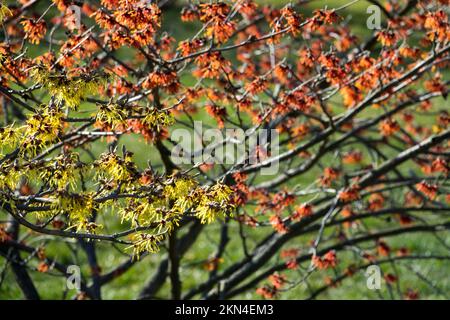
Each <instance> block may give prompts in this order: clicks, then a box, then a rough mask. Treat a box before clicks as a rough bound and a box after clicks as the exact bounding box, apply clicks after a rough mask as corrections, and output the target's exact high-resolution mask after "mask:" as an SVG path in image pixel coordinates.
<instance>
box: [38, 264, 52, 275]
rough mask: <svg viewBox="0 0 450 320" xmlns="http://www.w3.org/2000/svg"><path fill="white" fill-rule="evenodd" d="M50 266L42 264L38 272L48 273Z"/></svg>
mask: <svg viewBox="0 0 450 320" xmlns="http://www.w3.org/2000/svg"><path fill="white" fill-rule="evenodd" d="M49 268H50V267H49V265H48V264H47V263H45V262H40V263H39V265H38V266H37V271H39V272H42V273H46V272H47V271H48V269H49Z"/></svg>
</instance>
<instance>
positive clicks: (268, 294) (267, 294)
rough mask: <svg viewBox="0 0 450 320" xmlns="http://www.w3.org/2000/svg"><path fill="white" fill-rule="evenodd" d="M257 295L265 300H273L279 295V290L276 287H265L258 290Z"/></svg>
mask: <svg viewBox="0 0 450 320" xmlns="http://www.w3.org/2000/svg"><path fill="white" fill-rule="evenodd" d="M256 294H259V295H261V296H263V297H264V298H265V299H272V298H274V297H275V295H276V294H277V290H276V289H275V288H274V287H269V286H264V287H261V288H258V289H256Z"/></svg>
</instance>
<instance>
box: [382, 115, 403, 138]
mask: <svg viewBox="0 0 450 320" xmlns="http://www.w3.org/2000/svg"><path fill="white" fill-rule="evenodd" d="M399 130H400V125H399V124H398V122H397V121H395V120H392V119H386V120H384V121H382V122H381V123H380V132H381V134H382V135H383V136H385V137H388V136H391V135H393V134H394V133H395V132H397V131H399Z"/></svg>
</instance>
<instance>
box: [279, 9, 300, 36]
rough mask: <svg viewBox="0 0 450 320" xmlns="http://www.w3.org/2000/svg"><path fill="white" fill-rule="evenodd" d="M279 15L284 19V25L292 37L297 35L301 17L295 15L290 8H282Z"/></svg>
mask: <svg viewBox="0 0 450 320" xmlns="http://www.w3.org/2000/svg"><path fill="white" fill-rule="evenodd" d="M281 14H282V15H283V17H284V19H286V23H287V25H288V27H289V28H290V30H289V32H290V33H291V34H292V35H294V36H295V35H297V34H298V33H299V32H300V27H301V21H302V17H301V15H300V14H298V13H296V12H295V11H294V10H293V9H292V8H291V7H284V8H283V9H281Z"/></svg>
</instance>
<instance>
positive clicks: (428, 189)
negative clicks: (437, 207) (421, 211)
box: [416, 181, 438, 200]
mask: <svg viewBox="0 0 450 320" xmlns="http://www.w3.org/2000/svg"><path fill="white" fill-rule="evenodd" d="M416 188H417V190H419V191H420V192H422V193H423V194H424V195H425V196H426V197H427V198H428V199H430V200H434V199H436V197H437V192H438V186H437V185H433V184H429V183H427V182H425V181H422V182H420V183H418V184H416Z"/></svg>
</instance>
